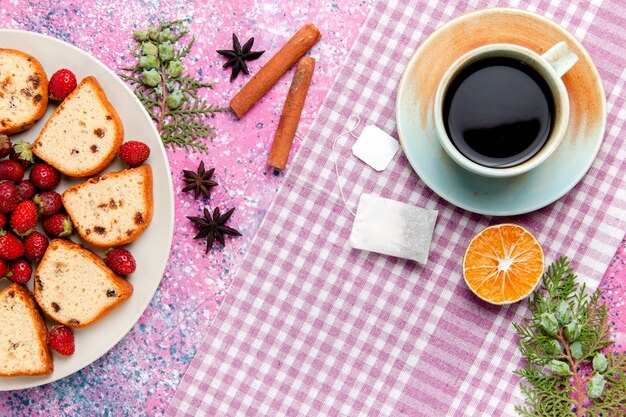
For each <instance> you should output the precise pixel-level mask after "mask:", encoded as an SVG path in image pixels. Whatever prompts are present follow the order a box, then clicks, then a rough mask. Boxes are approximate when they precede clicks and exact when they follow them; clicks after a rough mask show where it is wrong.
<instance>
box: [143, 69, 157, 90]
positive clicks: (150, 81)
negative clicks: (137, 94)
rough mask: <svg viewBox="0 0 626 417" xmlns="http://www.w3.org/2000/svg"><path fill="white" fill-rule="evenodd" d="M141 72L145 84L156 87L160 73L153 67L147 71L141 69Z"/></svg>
mask: <svg viewBox="0 0 626 417" xmlns="http://www.w3.org/2000/svg"><path fill="white" fill-rule="evenodd" d="M141 74H142V76H143V83H144V84H145V85H148V86H150V87H156V86H157V85H158V84H159V83H160V82H161V75H160V74H159V73H158V72H157V70H155V69H154V68H152V69H151V70H148V71H146V70H143V72H142V73H141Z"/></svg>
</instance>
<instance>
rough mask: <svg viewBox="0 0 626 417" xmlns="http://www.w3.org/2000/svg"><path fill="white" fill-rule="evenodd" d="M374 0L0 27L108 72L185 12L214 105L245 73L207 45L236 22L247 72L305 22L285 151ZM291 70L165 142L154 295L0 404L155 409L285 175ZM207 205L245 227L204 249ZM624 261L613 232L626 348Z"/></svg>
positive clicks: (92, 7) (138, 8)
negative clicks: (295, 107) (157, 27)
mask: <svg viewBox="0 0 626 417" xmlns="http://www.w3.org/2000/svg"><path fill="white" fill-rule="evenodd" d="M372 1H373V0H363V1H359V0H335V1H333V0H326V1H322V0H312V1H308V2H300V1H297V0H287V1H269V0H267V1H261V0H259V1H254V2H253V1H242V0H232V1H230V2H204V1H193V2H191V1H157V0H144V1H141V0H132V1H125V2H112V1H103V0H89V1H85V2H74V3H69V2H52V1H50V2H39V3H34V2H28V1H23V0H10V1H7V0H0V27H2V28H11V29H23V30H30V31H34V32H39V33H44V34H48V35H50V36H54V37H56V38H59V39H62V40H64V41H66V42H69V43H71V44H74V45H76V46H78V47H79V48H81V49H83V50H85V51H87V52H88V53H90V54H91V55H93V56H94V57H96V58H98V59H99V60H101V61H102V62H104V63H105V64H106V65H108V66H109V67H110V68H111V69H113V70H114V71H116V72H117V71H118V69H119V68H120V67H124V66H127V65H132V64H133V63H134V61H133V59H134V58H132V57H130V56H129V54H128V51H129V47H130V46H131V45H132V40H131V34H132V30H134V29H137V28H143V27H145V26H147V25H148V24H149V23H153V22H157V21H159V20H170V19H178V18H185V17H188V18H190V19H191V21H190V24H189V28H190V30H191V32H192V33H194V34H195V35H196V44H195V47H194V48H193V50H192V53H191V54H190V55H189V57H188V60H187V62H186V66H187V68H188V70H189V71H192V72H195V73H197V74H199V75H200V76H201V77H202V79H203V80H204V81H211V82H217V83H218V84H217V86H216V88H215V89H214V90H212V91H206V92H205V96H206V97H207V98H208V100H209V101H210V102H212V103H214V104H218V105H222V106H226V105H227V104H228V101H229V100H230V98H231V97H232V96H233V95H234V93H236V92H237V91H238V90H239V89H240V88H241V86H242V85H243V84H244V82H245V81H246V80H247V79H249V76H242V75H240V76H239V78H237V79H236V80H235V81H234V82H233V83H230V82H229V81H228V80H229V76H230V70H225V69H222V68H221V65H222V64H223V62H224V59H223V58H222V57H221V56H219V55H218V54H216V53H215V50H216V49H230V48H231V35H232V33H233V32H234V33H236V34H237V35H238V36H239V39H240V41H241V42H242V43H243V42H245V41H246V40H247V39H248V38H249V37H252V36H254V37H255V44H254V47H253V50H265V51H266V53H265V54H264V55H263V56H262V57H261V58H260V59H259V60H257V61H253V62H250V63H249V68H250V71H251V73H252V74H254V73H256V71H258V69H259V68H260V67H261V66H262V65H263V63H265V62H266V61H267V60H268V59H269V58H270V57H271V56H272V55H273V54H274V53H275V52H276V51H277V50H278V49H279V48H280V46H281V45H282V44H283V43H284V42H285V41H286V40H287V39H288V38H289V37H290V36H291V35H292V34H293V33H294V32H295V31H296V30H297V29H299V28H300V27H301V26H303V25H304V24H305V23H307V22H312V23H314V24H315V25H316V26H317V27H318V28H319V29H320V31H321V32H322V34H323V39H322V40H321V41H320V42H319V43H318V44H317V45H316V46H315V47H314V48H313V49H312V50H311V51H310V52H309V55H311V56H313V57H315V58H316V60H317V66H316V71H315V75H314V78H313V84H312V86H311V89H310V90H309V94H308V97H307V101H306V104H305V108H304V111H303V115H302V119H301V122H300V126H299V129H298V133H297V137H296V142H295V144H294V149H293V151H292V155H293V152H295V151H297V148H298V140H301V139H302V138H303V137H304V135H305V134H306V132H307V130H308V127H309V126H310V125H311V123H312V121H313V119H314V118H315V115H316V111H317V109H318V108H319V107H320V105H321V104H322V102H323V99H324V97H325V94H326V92H327V90H328V88H329V86H330V84H331V83H332V81H333V80H334V77H335V74H336V73H337V71H338V68H339V67H340V66H341V65H344V64H345V65H349V64H350V63H349V62H347V63H344V56H345V55H346V52H347V51H348V50H349V48H350V47H351V45H352V43H353V41H354V39H355V37H356V35H357V34H358V31H359V29H360V27H361V25H362V23H363V22H364V21H365V18H366V16H367V14H368V13H369V10H370V9H371V3H372ZM207 3H208V4H207ZM68 67H70V68H71V63H70V64H68ZM290 80H291V71H290V73H288V74H286V75H285V76H284V77H282V78H281V79H280V80H279V82H278V84H277V85H276V86H274V88H272V90H271V91H270V92H269V93H268V94H267V95H266V96H265V97H264V98H263V99H262V100H261V101H260V102H259V103H258V104H257V105H256V106H255V107H254V108H253V110H252V111H251V112H250V113H248V114H247V115H246V116H245V117H244V118H243V119H242V120H237V119H236V118H235V117H234V115H233V114H231V113H230V112H228V113H222V114H218V115H217V116H216V117H215V119H214V120H213V123H214V125H215V126H216V127H217V130H216V133H217V136H216V137H215V138H214V139H213V140H211V141H208V142H207V146H208V148H209V151H208V152H207V153H206V154H200V153H195V154H189V153H187V152H186V151H184V150H177V151H173V150H168V157H169V161H170V166H171V171H172V179H173V182H174V187H175V198H176V202H175V203H176V227H175V235H174V243H173V246H172V251H171V254H170V260H169V262H168V266H167V269H166V271H165V274H164V277H163V280H162V282H161V286H160V287H159V290H158V291H157V294H156V295H155V297H154V299H153V301H152V303H151V304H150V306H149V307H148V309H147V310H146V312H145V314H144V315H143V317H142V318H141V320H140V321H139V323H138V324H137V325H136V326H135V327H134V328H133V329H132V331H131V332H130V333H129V334H128V336H126V337H125V338H124V339H123V340H122V341H121V342H120V343H119V344H118V345H117V346H116V347H115V348H114V349H112V350H111V351H110V352H109V353H107V354H106V355H105V356H104V357H103V358H101V359H100V360H98V361H96V362H95V363H94V364H92V365H91V366H89V367H87V368H85V369H83V370H82V371H80V372H78V373H76V374H74V375H72V376H70V377H68V378H65V379H63V380H61V381H58V382H56V383H53V384H49V385H47V386H43V387H39V388H34V389H30V390H24V391H16V392H8V393H7V392H4V393H0V415H31V414H33V413H37V412H43V411H44V410H45V412H46V415H51V416H56V415H64V414H70V415H93V414H97V415H115V416H120V415H155V414H157V415H160V414H162V413H163V412H164V410H165V408H166V407H167V404H168V402H169V399H170V397H171V395H172V394H173V392H174V390H175V389H176V387H177V386H178V383H179V382H180V379H181V377H182V375H183V374H184V372H185V370H186V369H187V366H188V364H189V362H190V361H191V359H192V358H193V356H194V354H195V352H196V349H197V347H198V346H199V344H200V341H201V340H202V338H203V336H204V334H205V332H206V329H207V328H208V326H209V325H210V323H211V320H212V319H213V317H214V316H215V312H216V311H217V309H218V308H219V306H220V304H221V303H222V302H223V301H224V297H225V294H226V291H227V289H228V287H229V285H230V283H231V277H232V276H233V273H234V271H235V270H236V269H237V266H238V264H239V261H240V260H241V258H242V256H243V254H244V253H245V252H246V250H247V248H248V245H249V244H250V241H251V239H252V237H253V236H254V233H255V231H256V229H257V228H258V226H259V224H260V222H261V221H262V219H263V217H264V215H265V212H266V210H267V207H268V206H269V204H270V202H271V200H272V198H273V197H274V195H275V193H276V190H277V188H278V187H279V186H280V184H281V181H282V178H283V174H280V173H274V172H273V171H272V170H271V169H269V168H268V167H267V165H266V160H267V154H268V151H269V148H270V146H271V141H272V139H273V134H274V132H275V129H276V126H277V124H278V118H279V116H280V112H281V109H282V104H283V101H284V97H285V95H286V92H287V89H288V88H289V83H290ZM201 160H203V161H204V162H205V164H206V165H207V168H208V167H215V168H216V171H215V172H216V173H215V177H214V178H215V179H216V180H217V181H218V182H219V184H220V186H219V187H216V188H214V189H213V192H212V195H211V198H210V199H208V200H206V201H203V200H202V198H200V199H199V200H198V201H196V200H195V199H194V198H193V195H192V194H186V193H182V191H181V189H182V187H183V183H182V181H181V178H182V176H181V170H182V169H191V170H195V168H196V167H197V165H198V163H199V162H200V161H201ZM287 169H289V166H288V167H287ZM205 205H206V206H210V207H211V208H214V207H215V206H219V207H220V208H221V209H222V210H226V209H227V208H230V207H237V209H236V211H235V213H234V215H233V217H232V218H231V221H230V223H229V225H231V226H233V227H235V228H237V229H238V230H239V231H241V232H242V234H243V237H241V238H236V239H230V238H227V242H226V243H227V245H226V247H225V248H222V247H221V246H220V245H219V244H217V245H216V246H215V248H214V249H213V250H212V251H211V252H210V253H209V254H208V255H205V253H204V246H203V243H202V242H201V241H194V240H192V237H193V236H194V234H195V229H194V227H192V226H191V224H190V223H189V221H188V220H187V219H186V216H190V215H194V216H195V215H198V214H199V213H200V210H201V209H202V207H204V206H205ZM625 260H626V246H625V244H624V243H622V245H621V246H620V248H618V253H617V255H616V257H615V258H614V260H613V262H612V264H611V265H610V267H609V269H608V271H607V274H606V275H605V278H604V280H603V283H602V288H603V290H604V291H605V292H606V295H607V299H608V301H609V304H610V306H611V312H612V316H611V319H612V320H613V324H614V326H615V330H616V334H617V346H618V348H619V349H620V350H624V348H625V347H626V346H625V343H626V340H625V339H626V335H625V334H624V331H625V329H626V324H625V323H624V321H623V313H624V311H626V306H625V305H624V282H626V268H624V261H625ZM249 278H250V279H253V278H254V277H249ZM77 349H80V346H77Z"/></svg>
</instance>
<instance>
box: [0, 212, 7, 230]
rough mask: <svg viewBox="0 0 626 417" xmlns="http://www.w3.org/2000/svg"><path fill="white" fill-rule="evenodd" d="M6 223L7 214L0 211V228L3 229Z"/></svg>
mask: <svg viewBox="0 0 626 417" xmlns="http://www.w3.org/2000/svg"><path fill="white" fill-rule="evenodd" d="M6 224H7V216H5V215H4V214H2V213H0V229H4V226H5V225H6Z"/></svg>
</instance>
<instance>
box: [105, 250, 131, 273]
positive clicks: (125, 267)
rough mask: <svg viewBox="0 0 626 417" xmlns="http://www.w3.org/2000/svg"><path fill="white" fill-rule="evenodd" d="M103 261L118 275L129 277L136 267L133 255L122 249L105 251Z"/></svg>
mask: <svg viewBox="0 0 626 417" xmlns="http://www.w3.org/2000/svg"><path fill="white" fill-rule="evenodd" d="M104 261H105V263H106V264H107V265H108V267H109V268H111V269H112V270H113V272H115V273H116V274H118V275H130V274H132V273H133V272H135V269H136V267H137V264H136V263H135V258H133V255H132V254H131V253H130V252H129V251H128V250H126V249H124V248H115V249H111V250H109V251H107V254H106V258H105V259H104Z"/></svg>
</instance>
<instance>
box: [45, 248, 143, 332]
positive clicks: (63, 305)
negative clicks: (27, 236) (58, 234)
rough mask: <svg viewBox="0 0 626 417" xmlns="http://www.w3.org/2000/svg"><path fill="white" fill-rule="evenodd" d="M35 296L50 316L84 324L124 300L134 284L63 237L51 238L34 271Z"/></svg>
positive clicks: (80, 325) (64, 321)
mask: <svg viewBox="0 0 626 417" xmlns="http://www.w3.org/2000/svg"><path fill="white" fill-rule="evenodd" d="M34 287H35V289H34V293H35V299H36V300H37V303H38V304H39V306H40V307H41V309H42V310H43V311H44V313H46V315H48V316H49V317H50V318H52V319H53V320H56V321H58V322H59V323H62V324H65V325H66V326H69V327H85V326H88V325H90V324H92V323H93V322H95V321H96V320H98V319H100V318H102V317H103V316H104V315H105V314H106V313H108V312H109V311H110V310H112V309H114V308H115V307H117V306H119V305H120V304H122V303H123V302H124V301H126V300H127V299H128V298H129V297H130V296H131V295H132V293H133V286H132V285H131V284H130V283H129V282H128V281H126V280H125V279H124V278H122V277H119V276H117V275H115V274H114V273H113V271H111V270H110V269H109V267H107V266H106V264H105V263H104V261H103V260H102V259H101V258H99V257H98V256H97V255H96V254H94V253H93V252H91V251H90V250H88V249H85V248H84V247H82V246H80V245H77V244H76V243H74V242H71V241H69V240H66V239H54V240H52V241H51V242H50V245H49V246H48V249H47V250H46V253H45V255H44V256H43V259H42V260H41V262H40V263H39V266H38V267H37V271H36V272H35V285H34Z"/></svg>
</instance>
